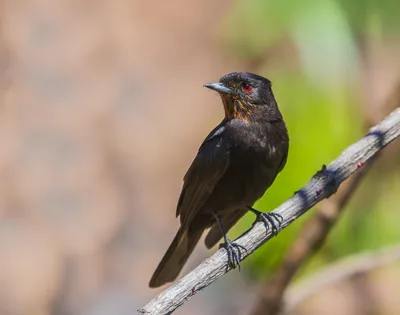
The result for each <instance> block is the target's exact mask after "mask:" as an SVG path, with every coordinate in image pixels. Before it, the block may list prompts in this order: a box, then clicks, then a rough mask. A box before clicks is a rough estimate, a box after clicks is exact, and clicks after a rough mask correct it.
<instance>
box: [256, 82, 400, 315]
mask: <svg viewBox="0 0 400 315" xmlns="http://www.w3.org/2000/svg"><path fill="white" fill-rule="evenodd" d="M399 103H400V81H399V82H398V83H397V86H396V88H395V89H394V91H393V92H392V94H391V96H390V97H389V98H388V100H387V101H386V102H384V103H383V104H382V106H381V108H382V110H381V111H382V112H384V113H388V112H389V111H390V110H393V109H394V108H396V105H398V104H399ZM367 112H370V111H367ZM378 116H380V119H381V118H383V117H384V116H383V115H382V114H379V115H377V113H376V111H375V112H374V115H372V114H368V115H365V117H364V120H365V127H366V129H368V128H370V127H371V126H372V125H375V124H377V123H378V122H379V117H378ZM376 157H377V156H375V157H374V158H373V159H372V160H370V161H369V162H368V163H366V164H365V165H364V167H363V168H362V170H361V172H357V174H355V175H354V176H352V177H351V178H349V180H348V181H346V183H344V185H342V187H341V188H340V190H339V191H338V192H337V193H336V194H335V196H333V198H331V199H329V200H325V201H323V202H322V203H320V204H319V205H318V206H317V209H316V213H315V215H314V216H313V217H311V218H310V219H309V220H308V221H307V222H306V224H305V225H304V226H303V228H302V230H301V232H300V233H299V235H298V236H297V238H296V240H295V241H294V243H293V244H292V246H291V247H290V249H289V250H288V252H287V254H286V255H285V257H284V259H283V262H282V264H281V265H280V266H279V267H278V268H277V270H276V271H275V272H274V274H273V275H271V277H269V278H268V280H267V281H266V282H264V284H263V285H262V287H261V288H260V294H259V298H258V300H257V301H256V303H255V306H254V308H253V310H252V312H251V314H252V315H274V314H278V313H279V311H280V309H281V307H284V305H283V304H282V302H283V296H284V292H285V290H286V288H287V286H288V285H289V284H290V282H291V280H292V279H293V278H294V276H295V275H296V273H297V271H298V270H299V268H300V267H301V266H302V265H303V263H304V262H305V261H306V260H307V259H308V258H309V257H310V256H311V255H312V254H314V253H315V252H317V251H318V250H319V249H320V248H321V247H322V245H323V244H324V242H325V239H326V237H327V236H328V234H329V232H330V231H331V230H332V228H333V226H334V225H335V223H336V222H337V221H338V220H339V218H340V216H341V215H342V212H343V210H344V209H345V207H346V205H347V203H348V201H349V200H350V198H351V196H352V195H353V193H354V191H355V190H356V189H357V187H358V186H359V184H360V183H361V181H362V179H363V177H364V176H365V175H366V174H367V172H368V171H369V170H370V169H371V167H372V164H373V162H374V161H376Z"/></svg>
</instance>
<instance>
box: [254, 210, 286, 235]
mask: <svg viewBox="0 0 400 315" xmlns="http://www.w3.org/2000/svg"><path fill="white" fill-rule="evenodd" d="M251 211H253V212H254V213H255V215H256V216H257V219H256V221H255V222H257V221H262V222H264V225H265V228H266V229H267V231H268V230H269V229H271V232H272V235H274V236H276V235H277V234H278V233H279V231H280V230H281V225H282V222H283V217H282V216H281V215H280V214H278V213H275V212H261V211H258V210H255V209H251ZM255 222H254V223H255Z"/></svg>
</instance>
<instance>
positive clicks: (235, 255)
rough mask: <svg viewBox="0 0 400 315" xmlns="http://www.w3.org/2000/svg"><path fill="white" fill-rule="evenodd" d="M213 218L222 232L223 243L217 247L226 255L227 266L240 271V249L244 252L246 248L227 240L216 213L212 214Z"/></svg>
mask: <svg viewBox="0 0 400 315" xmlns="http://www.w3.org/2000/svg"><path fill="white" fill-rule="evenodd" d="M214 217H215V220H216V221H217V222H218V225H219V227H220V229H221V231H222V234H223V235H224V243H223V244H220V245H219V247H220V248H221V247H224V248H225V249H226V251H227V253H228V264H229V265H230V266H231V267H232V268H236V266H238V267H239V271H240V260H241V259H242V255H241V252H240V249H244V250H245V251H246V248H245V247H243V246H241V245H239V244H236V243H233V242H231V241H230V240H229V238H228V236H227V235H226V231H225V228H224V225H223V224H222V220H221V217H220V215H219V213H218V212H214Z"/></svg>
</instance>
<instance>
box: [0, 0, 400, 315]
mask: <svg viewBox="0 0 400 315" xmlns="http://www.w3.org/2000/svg"><path fill="white" fill-rule="evenodd" d="M0 6H1V7H0V22H1V24H0V96H1V99H0V111H1V112H0V174H1V176H0V314H2V315H3V314H4V315H50V314H54V315H55V314H57V315H70V314H75V315H109V314H110V315H111V314H113V315H115V314H119V315H124V314H134V313H135V312H136V309H138V308H139V307H140V306H142V305H143V304H145V303H147V302H148V301H149V300H150V299H151V298H152V297H154V296H155V295H156V293H157V292H159V291H160V290H150V289H149V288H148V281H149V278H150V276H151V274H152V272H153V271H154V268H155V267H156V265H157V264H158V262H159V259H160V258H161V256H162V255H163V254H164V251H165V250H166V248H167V246H168V245H169V243H170V241H171V240H172V238H173V236H174V234H175V231H176V229H177V228H178V224H179V223H178V220H177V219H176V218H175V206H176V202H177V198H178V195H179V192H180V189H181V185H182V177H183V175H184V173H185V171H186V169H187V168H188V166H189V164H190V162H191V160H192V158H193V157H194V155H195V154H196V151H197V148H198V146H199V144H200V143H201V141H202V140H203V138H204V137H205V136H206V135H207V133H208V132H209V130H210V129H211V128H212V127H213V126H214V125H216V124H217V123H219V121H220V120H221V119H222V117H223V109H222V105H221V104H220V100H219V98H218V96H217V95H216V94H215V93H212V92H211V91H208V90H206V89H204V88H202V84H203V83H205V82H210V81H215V80H218V79H219V77H220V76H222V75H223V74H225V73H228V72H232V71H251V72H257V73H259V74H261V75H264V76H266V77H268V78H269V79H270V80H271V81H272V82H273V89H274V92H275V94H276V98H277V100H278V103H279V105H280V108H281V110H282V112H283V115H284V117H285V120H286V122H287V125H288V129H289V133H290V137H291V146H290V154H289V160H288V163H287V167H286V168H285V170H284V171H283V172H282V173H281V175H280V176H279V177H278V179H277V180H276V182H275V184H274V185H273V187H272V188H271V189H270V190H269V191H268V192H267V194H266V195H265V196H264V198H263V199H262V200H261V201H259V202H258V203H257V208H259V209H260V210H263V211H268V210H272V209H273V208H274V207H275V206H277V205H279V204H280V203H281V202H283V201H284V200H285V199H287V198H288V197H290V196H292V194H293V192H294V191H296V190H297V189H299V188H300V187H301V186H302V185H303V184H305V183H306V181H307V180H308V179H309V178H310V177H311V176H312V175H313V174H314V173H315V172H316V171H317V170H319V169H320V168H321V165H322V164H327V163H329V162H330V160H331V159H333V158H334V157H336V156H337V155H338V154H339V153H340V152H341V150H343V149H344V148H345V147H346V146H348V145H350V144H351V143H352V142H354V141H355V140H357V139H358V138H359V137H361V136H362V135H363V134H364V133H365V131H366V129H365V126H367V125H369V124H371V123H376V122H377V121H379V119H380V118H382V117H384V116H385V115H386V114H387V113H388V112H389V111H390V108H389V107H390V106H389V107H388V106H386V105H384V104H387V99H388V98H390V95H391V94H392V92H393V90H394V89H395V88H396V86H397V85H398V84H399V80H400V22H399V17H398V16H399V13H400V2H399V1H398V0H382V1H377V0H376V1H375V0H346V1H345V0H318V1H311V0H307V1H295V0H237V1H229V0H222V1H211V0H197V1H194V0H192V1H184V0H170V1H144V0H113V1H111V0H97V1H93V0H55V1H54V0H47V1H46V0H1V1H0ZM398 104H399V103H397V104H394V105H393V104H392V105H393V106H392V108H394V106H399V105H398ZM399 168H400V149H399V143H397V144H396V143H395V144H394V145H393V146H391V147H390V148H388V149H387V150H386V152H385V154H383V155H382V156H381V157H380V160H379V161H378V163H377V164H376V165H375V166H374V169H373V171H372V172H371V173H370V174H369V175H368V177H367V178H366V180H365V181H364V182H363V185H362V186H361V188H360V189H359V190H358V191H357V193H356V195H355V196H354V198H353V199H352V202H351V203H350V205H349V206H348V209H346V214H345V215H344V217H343V218H342V220H340V222H339V224H338V225H337V226H336V228H335V229H334V231H333V233H332V234H331V236H330V237H329V239H328V240H327V243H326V244H325V246H324V248H323V250H322V251H321V253H319V254H318V255H317V256H316V257H314V258H313V259H312V260H311V261H310V262H309V263H308V264H307V265H306V267H305V268H304V270H302V273H301V275H300V278H302V277H306V276H307V275H309V274H312V273H313V272H314V271H315V270H317V269H319V268H321V267H323V266H324V265H326V264H329V263H330V262H332V261H335V260H336V259H339V258H341V257H344V256H346V255H348V254H354V253H357V252H362V251H364V250H371V249H377V248H380V247H382V246H384V245H386V244H395V243H396V242H397V243H398V242H400V228H399V222H400V211H399V203H400V195H399V192H400V176H399V175H400V172H399ZM310 215H312V211H311V212H310V213H309V214H308V216H310ZM253 219H254V217H253V216H252V215H251V214H249V215H248V216H246V217H245V218H244V219H243V220H242V221H241V222H240V223H239V224H238V225H237V226H236V227H235V228H234V230H233V231H232V233H231V236H232V237H236V236H237V235H239V234H240V233H241V232H243V231H244V230H246V229H247V228H248V227H249V226H250V224H251V222H252V221H253ZM306 219H307V216H306V217H305V218H302V219H300V220H298V221H297V222H296V223H295V224H293V225H291V226H290V227H289V228H288V229H286V230H285V231H283V232H282V233H281V234H280V235H279V237H277V238H274V239H273V240H272V241H271V242H269V243H268V244H266V245H265V246H263V247H262V249H260V250H259V251H258V252H257V253H256V254H255V255H253V256H252V257H251V258H249V259H248V260H247V261H246V262H244V263H243V268H242V272H241V273H239V272H231V273H229V274H228V275H226V276H225V277H223V278H222V279H220V280H219V281H217V283H215V284H214V285H212V286H211V287H209V288H207V289H206V290H205V291H203V292H202V293H200V294H198V295H196V297H195V298H193V299H192V300H191V301H190V302H189V303H187V304H185V305H184V306H183V307H182V308H180V309H179V310H178V311H177V312H176V314H194V315H196V314H247V313H248V312H249V311H250V310H251V308H252V305H253V303H254V301H255V299H256V296H257V292H258V288H259V284H260V283H261V282H263V281H264V279H265V278H267V277H268V275H270V274H271V273H273V271H274V268H276V266H278V265H279V263H280V261H281V259H282V257H283V254H284V253H285V251H286V249H287V248H288V246H289V245H290V244H291V243H292V242H293V240H294V239H295V238H296V235H297V233H298V232H299V230H300V229H301V226H302V223H303V222H304V221H305V220H306ZM211 253H212V252H211V251H207V250H206V249H205V247H204V245H203V244H200V245H199V246H198V247H197V249H196V251H195V253H194V254H193V257H191V259H190V261H189V263H188V264H187V266H186V267H185V269H184V272H185V273H186V272H188V271H189V270H191V269H192V268H194V267H195V266H196V265H197V264H198V263H199V262H200V261H202V260H203V259H204V258H206V257H207V256H209V255H210V254H211ZM353 282H354V281H353ZM353 282H352V281H347V282H346V283H343V284H340V285H338V286H334V287H332V288H329V289H328V290H326V291H323V292H321V293H320V294H318V295H317V296H314V297H313V298H312V299H310V300H308V301H305V302H304V303H303V304H302V305H301V308H300V309H299V312H300V313H299V314H310V315H312V314H338V313H340V314H343V315H346V314H352V315H357V314H360V315H362V314H382V315H389V314H393V315H394V314H399V313H400V300H399V298H398V296H399V293H398V292H399V291H400V265H399V264H397V266H396V264H395V265H392V266H388V267H385V268H381V269H379V270H376V271H373V272H371V273H369V274H368V275H366V276H365V277H364V279H363V282H362V287H363V288H364V290H359V288H360V282H359V281H358V284H357V283H353ZM357 286H358V287H357ZM357 288H358V289H357ZM361 291H362V292H361ZM366 296H367V298H366ZM367 302H368V303H367Z"/></svg>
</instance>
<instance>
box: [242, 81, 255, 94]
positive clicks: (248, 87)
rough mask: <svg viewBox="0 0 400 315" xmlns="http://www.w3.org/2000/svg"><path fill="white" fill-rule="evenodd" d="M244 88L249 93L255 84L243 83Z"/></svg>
mask: <svg viewBox="0 0 400 315" xmlns="http://www.w3.org/2000/svg"><path fill="white" fill-rule="evenodd" d="M242 89H243V91H245V92H246V93H249V92H250V91H251V90H252V89H253V86H251V85H250V84H248V83H243V85H242Z"/></svg>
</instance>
